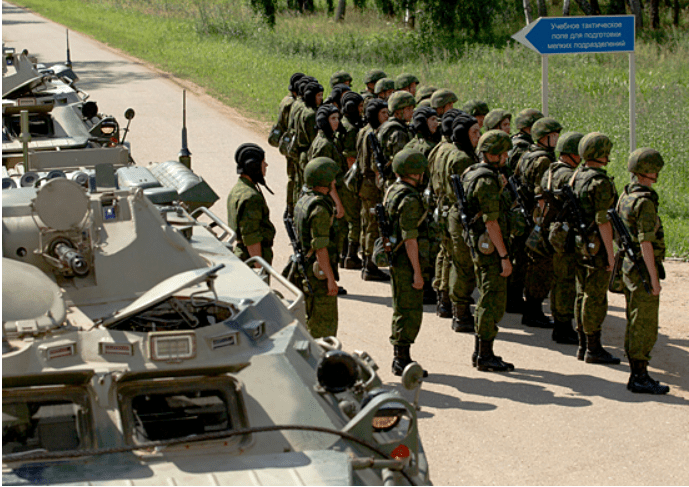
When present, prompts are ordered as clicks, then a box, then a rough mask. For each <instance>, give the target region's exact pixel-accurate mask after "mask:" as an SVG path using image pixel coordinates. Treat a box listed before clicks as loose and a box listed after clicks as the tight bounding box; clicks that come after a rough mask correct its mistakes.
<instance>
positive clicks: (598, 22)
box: [512, 15, 635, 54]
mask: <svg viewBox="0 0 689 487" xmlns="http://www.w3.org/2000/svg"><path fill="white" fill-rule="evenodd" d="M634 33H635V31H634V16H633V15H608V16H605V17H603V16H588V17H540V18H538V19H537V20H536V21H534V22H531V23H530V24H529V25H527V26H526V27H524V28H523V29H522V30H520V31H519V32H517V33H516V34H514V35H513V36H512V38H513V39H514V40H516V41H517V42H520V43H522V44H524V45H525V46H526V47H528V48H529V49H533V50H534V51H536V52H537V53H539V54H581V53H589V52H608V53H609V52H634Z"/></svg>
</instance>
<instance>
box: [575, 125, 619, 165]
mask: <svg viewBox="0 0 689 487" xmlns="http://www.w3.org/2000/svg"><path fill="white" fill-rule="evenodd" d="M610 151H612V141H611V140H610V139H609V138H608V136H607V135H605V134H602V133H600V132H591V133H590V134H586V135H584V137H582V139H581V140H580V141H579V155H580V156H581V158H582V159H583V160H584V161H593V160H596V159H600V158H602V157H608V156H609V155H610Z"/></svg>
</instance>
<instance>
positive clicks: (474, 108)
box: [462, 100, 490, 117]
mask: <svg viewBox="0 0 689 487" xmlns="http://www.w3.org/2000/svg"><path fill="white" fill-rule="evenodd" d="M462 110H463V111H465V112H467V113H468V114H469V115H473V116H474V117H475V116H477V115H488V112H489V111H490V109H489V108H488V103H486V102H485V101H481V100H471V101H468V102H466V103H465V104H464V106H463V107H462Z"/></svg>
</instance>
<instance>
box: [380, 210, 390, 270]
mask: <svg viewBox="0 0 689 487" xmlns="http://www.w3.org/2000/svg"><path fill="white" fill-rule="evenodd" d="M376 217H377V218H378V229H379V230H380V236H381V238H382V240H383V248H384V249H385V254H386V255H387V256H388V262H389V263H390V267H392V257H393V256H392V242H390V239H391V238H392V235H391V233H392V232H391V228H390V222H389V221H388V215H387V213H385V207H384V206H383V205H382V204H381V203H378V204H376Z"/></svg>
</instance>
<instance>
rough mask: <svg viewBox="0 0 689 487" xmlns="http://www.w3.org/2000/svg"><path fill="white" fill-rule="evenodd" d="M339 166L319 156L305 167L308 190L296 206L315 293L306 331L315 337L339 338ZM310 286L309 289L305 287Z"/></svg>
mask: <svg viewBox="0 0 689 487" xmlns="http://www.w3.org/2000/svg"><path fill="white" fill-rule="evenodd" d="M339 171H340V168H339V167H338V165H337V164H336V163H335V162H334V161H333V160H332V159H329V158H327V157H317V158H316V159H313V160H312V161H310V162H309V163H308V164H307V165H306V167H305V168H304V183H305V185H306V190H305V192H304V193H303V194H302V196H301V198H299V201H297V204H296V205H295V207H294V226H295V231H296V234H297V237H298V238H299V241H300V243H301V246H302V249H304V252H306V266H305V267H306V279H308V281H309V283H310V284H311V288H312V290H313V292H307V289H304V291H305V294H306V328H307V329H308V330H309V333H311V335H312V336H313V337H314V338H320V337H326V336H335V335H337V321H338V318H337V294H338V287H337V282H336V275H335V269H336V267H335V266H336V264H337V262H336V260H335V259H334V256H335V255H336V254H337V250H336V246H335V240H334V234H333V229H332V221H333V218H334V212H335V202H334V201H333V199H332V197H331V196H330V195H331V194H336V192H337V191H336V189H335V176H336V175H337V173H338V172H339ZM305 287H306V286H305Z"/></svg>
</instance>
